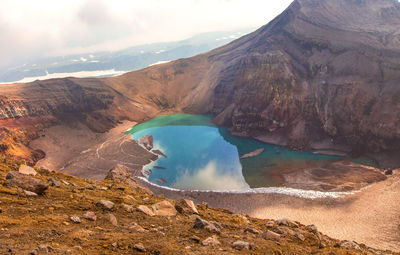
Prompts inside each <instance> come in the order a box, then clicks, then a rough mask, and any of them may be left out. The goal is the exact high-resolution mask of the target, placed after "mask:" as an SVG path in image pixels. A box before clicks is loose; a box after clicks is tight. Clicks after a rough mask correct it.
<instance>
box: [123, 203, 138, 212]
mask: <svg viewBox="0 0 400 255" xmlns="http://www.w3.org/2000/svg"><path fill="white" fill-rule="evenodd" d="M121 208H122V209H124V210H125V211H127V212H130V213H131V212H134V211H135V208H134V207H133V206H131V205H127V204H121Z"/></svg>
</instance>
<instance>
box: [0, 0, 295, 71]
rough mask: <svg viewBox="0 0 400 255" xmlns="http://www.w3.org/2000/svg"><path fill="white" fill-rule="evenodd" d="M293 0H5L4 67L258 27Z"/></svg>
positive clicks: (0, 51)
mask: <svg viewBox="0 0 400 255" xmlns="http://www.w3.org/2000/svg"><path fill="white" fill-rule="evenodd" d="M291 1H292V0H280V1H265V0H185V1H182V0H168V1H164V0H146V1H143V0H129V1H128V0H68V1H54V0H37V1H31V0H18V1H16V0H0V38H2V40H0V59H1V60H0V66H1V64H5V63H10V62H11V61H13V60H15V61H22V60H29V59H31V58H35V57H37V56H42V55H46V56H52V55H63V54H71V53H74V54H80V53H86V52H92V51H97V50H117V49H122V48H125V47H128V46H132V45H137V44H144V43H152V42H162V41H172V40H180V39H184V38H187V37H189V36H192V35H194V34H198V33H202V32H209V31H219V30H232V29H236V28H245V27H258V26H262V25H264V24H266V23H267V22H268V21H270V20H271V19H272V18H274V17H275V16H276V15H278V14H279V13H280V12H282V11H283V10H284V9H285V8H286V7H287V6H288V5H289V4H290V2H291Z"/></svg>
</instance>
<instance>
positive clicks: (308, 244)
mask: <svg viewBox="0 0 400 255" xmlns="http://www.w3.org/2000/svg"><path fill="white" fill-rule="evenodd" d="M18 171H22V172H24V173H29V174H35V176H29V175H25V174H22V173H16V172H18ZM10 175H12V176H14V177H15V176H17V177H15V178H14V179H13V177H10ZM16 179H18V180H19V182H13V181H15V180H16ZM21 180H23V181H21ZM40 185H42V186H40ZM38 186H40V187H42V188H40V189H38ZM27 190H30V191H31V192H29V191H27ZM43 190H44V191H43ZM32 191H37V192H38V191H40V192H41V193H42V194H41V195H36V194H34V193H32ZM0 194H1V196H0V252H1V253H2V254H42V253H47V252H49V253H50V254H212V253H214V254H394V253H392V252H389V251H386V252H385V251H379V250H375V249H372V248H368V247H367V246H365V245H363V244H357V243H355V242H351V241H340V240H335V239H332V238H329V237H328V236H326V235H324V234H323V233H320V232H318V230H317V229H316V227H314V226H304V225H302V224H301V223H298V222H292V221H290V220H286V219H282V220H260V219H255V218H251V217H249V216H246V215H239V214H234V213H231V212H229V211H227V210H222V209H215V208H209V207H208V206H207V204H205V203H203V204H198V205H194V204H191V202H190V201H188V200H186V201H185V200H177V201H174V200H166V199H165V198H164V197H163V196H160V195H159V196H154V195H152V193H151V191H149V190H147V189H145V188H142V187H140V186H138V185H137V184H136V182H135V181H134V179H133V178H132V176H131V174H130V172H129V170H127V168H125V167H123V166H118V167H117V168H115V169H113V170H111V171H110V172H109V174H108V176H107V178H106V179H105V180H104V181H97V180H93V179H80V178H76V177H73V176H70V175H66V174H62V173H58V172H50V171H48V170H46V169H43V168H41V169H38V168H36V169H32V168H29V167H21V164H20V163H19V162H15V161H11V160H5V159H1V162H0ZM279 233H280V234H279ZM210 237H211V238H210ZM28 240H29V241H28Z"/></svg>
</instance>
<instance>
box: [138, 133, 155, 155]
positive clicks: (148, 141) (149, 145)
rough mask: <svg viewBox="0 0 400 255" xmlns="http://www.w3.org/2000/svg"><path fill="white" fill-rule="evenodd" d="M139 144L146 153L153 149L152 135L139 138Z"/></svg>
mask: <svg viewBox="0 0 400 255" xmlns="http://www.w3.org/2000/svg"><path fill="white" fill-rule="evenodd" d="M139 143H140V144H141V145H143V147H145V148H146V149H147V150H148V151H151V149H153V136H152V135H145V136H143V137H141V138H139Z"/></svg>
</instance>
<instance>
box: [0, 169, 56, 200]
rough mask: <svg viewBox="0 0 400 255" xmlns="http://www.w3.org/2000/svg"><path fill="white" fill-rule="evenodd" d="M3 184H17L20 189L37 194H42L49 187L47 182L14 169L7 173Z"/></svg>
mask: <svg viewBox="0 0 400 255" xmlns="http://www.w3.org/2000/svg"><path fill="white" fill-rule="evenodd" d="M4 185H5V186H17V187H20V188H21V189H24V190H28V191H32V192H35V193H36V194H38V195H42V194H43V193H44V192H45V190H46V189H47V188H48V187H49V186H48V185H47V184H45V183H44V182H42V181H41V180H39V179H36V178H33V177H30V176H27V175H25V174H21V173H19V172H15V171H11V172H9V173H8V174H7V176H6V181H5V182H4Z"/></svg>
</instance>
